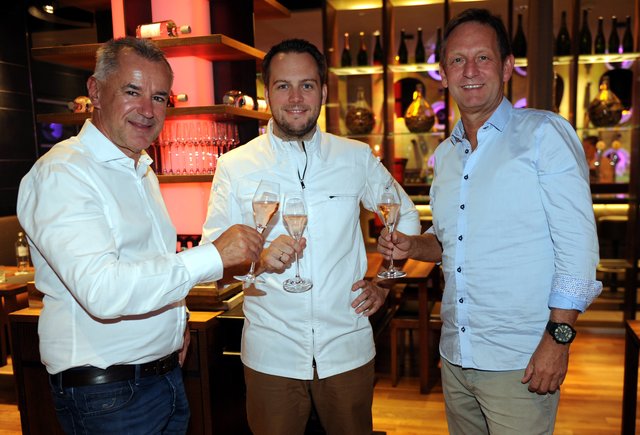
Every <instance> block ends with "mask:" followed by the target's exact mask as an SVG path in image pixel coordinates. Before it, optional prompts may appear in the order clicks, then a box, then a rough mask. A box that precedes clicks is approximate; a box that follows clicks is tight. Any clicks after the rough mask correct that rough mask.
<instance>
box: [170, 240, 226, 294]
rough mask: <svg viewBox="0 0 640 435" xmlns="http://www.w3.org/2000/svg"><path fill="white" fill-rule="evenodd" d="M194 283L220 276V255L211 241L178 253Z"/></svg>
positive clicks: (215, 279) (209, 280) (215, 278)
mask: <svg viewBox="0 0 640 435" xmlns="http://www.w3.org/2000/svg"><path fill="white" fill-rule="evenodd" d="M178 255H179V256H180V259H181V260H182V262H183V263H184V265H185V267H186V268H187V271H188V272H189V276H191V277H192V279H194V282H195V284H197V283H200V282H212V281H217V280H219V279H220V278H222V273H223V270H224V266H223V264H222V257H220V253H218V250H217V249H216V247H215V246H214V244H213V243H205V244H204V245H199V246H194V247H193V248H191V249H187V250H185V251H182V252H180V253H179V254H178Z"/></svg>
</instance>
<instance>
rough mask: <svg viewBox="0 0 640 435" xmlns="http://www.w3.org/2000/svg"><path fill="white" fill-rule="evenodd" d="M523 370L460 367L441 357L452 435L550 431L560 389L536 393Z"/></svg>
mask: <svg viewBox="0 0 640 435" xmlns="http://www.w3.org/2000/svg"><path fill="white" fill-rule="evenodd" d="M523 375H524V370H512V371H500V372H491V371H485V370H475V369H463V368H462V367H460V366H456V365H453V364H451V363H449V362H448V361H446V360H445V359H444V358H442V388H443V392H444V402H445V408H446V411H447V423H448V424H449V433H450V434H452V435H470V434H473V435H482V434H491V435H507V434H513V435H515V434H517V435H523V434H526V435H533V434H541V435H542V434H545V435H547V434H548V435H551V434H553V427H554V425H555V420H556V412H557V411H558V402H559V400H560V391H556V392H555V393H553V394H537V393H532V392H530V391H529V390H528V389H527V384H523V383H522V382H520V380H521V379H522V377H523Z"/></svg>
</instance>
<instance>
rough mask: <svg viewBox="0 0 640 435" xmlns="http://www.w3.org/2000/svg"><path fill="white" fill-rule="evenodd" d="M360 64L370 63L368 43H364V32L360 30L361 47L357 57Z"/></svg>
mask: <svg viewBox="0 0 640 435" xmlns="http://www.w3.org/2000/svg"><path fill="white" fill-rule="evenodd" d="M356 62H357V63H358V66H366V65H369V56H368V55H367V45H366V44H365V43H364V32H360V49H359V50H358V57H357V58H356Z"/></svg>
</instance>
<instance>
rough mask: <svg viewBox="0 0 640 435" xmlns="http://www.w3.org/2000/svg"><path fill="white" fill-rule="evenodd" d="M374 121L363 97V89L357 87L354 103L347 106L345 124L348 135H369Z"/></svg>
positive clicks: (369, 107)
mask: <svg viewBox="0 0 640 435" xmlns="http://www.w3.org/2000/svg"><path fill="white" fill-rule="evenodd" d="M375 123H376V120H375V117H374V116H373V111H372V110H371V106H369V103H367V100H366V99H365V97H364V88H363V87H362V86H358V88H357V90H356V101H355V102H354V103H352V104H350V105H349V108H348V109H347V115H346V118H345V124H346V125H347V129H348V130H349V133H350V134H369V133H371V131H372V130H373V127H374V126H375Z"/></svg>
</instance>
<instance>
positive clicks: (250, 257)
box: [213, 224, 264, 268]
mask: <svg viewBox="0 0 640 435" xmlns="http://www.w3.org/2000/svg"><path fill="white" fill-rule="evenodd" d="M213 244H214V245H215V247H216V249H217V250H218V253H219V254H220V257H221V258H222V265H223V266H224V267H225V268H227V267H231V266H237V265H238V264H242V263H246V262H247V261H258V259H259V258H260V252H262V246H263V244H264V241H263V239H262V236H261V235H260V233H258V231H256V230H255V228H251V227H249V226H247V225H240V224H236V225H233V226H231V227H229V228H228V229H227V230H226V231H225V232H224V233H222V234H220V237H218V238H217V239H216V240H214V241H213Z"/></svg>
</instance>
